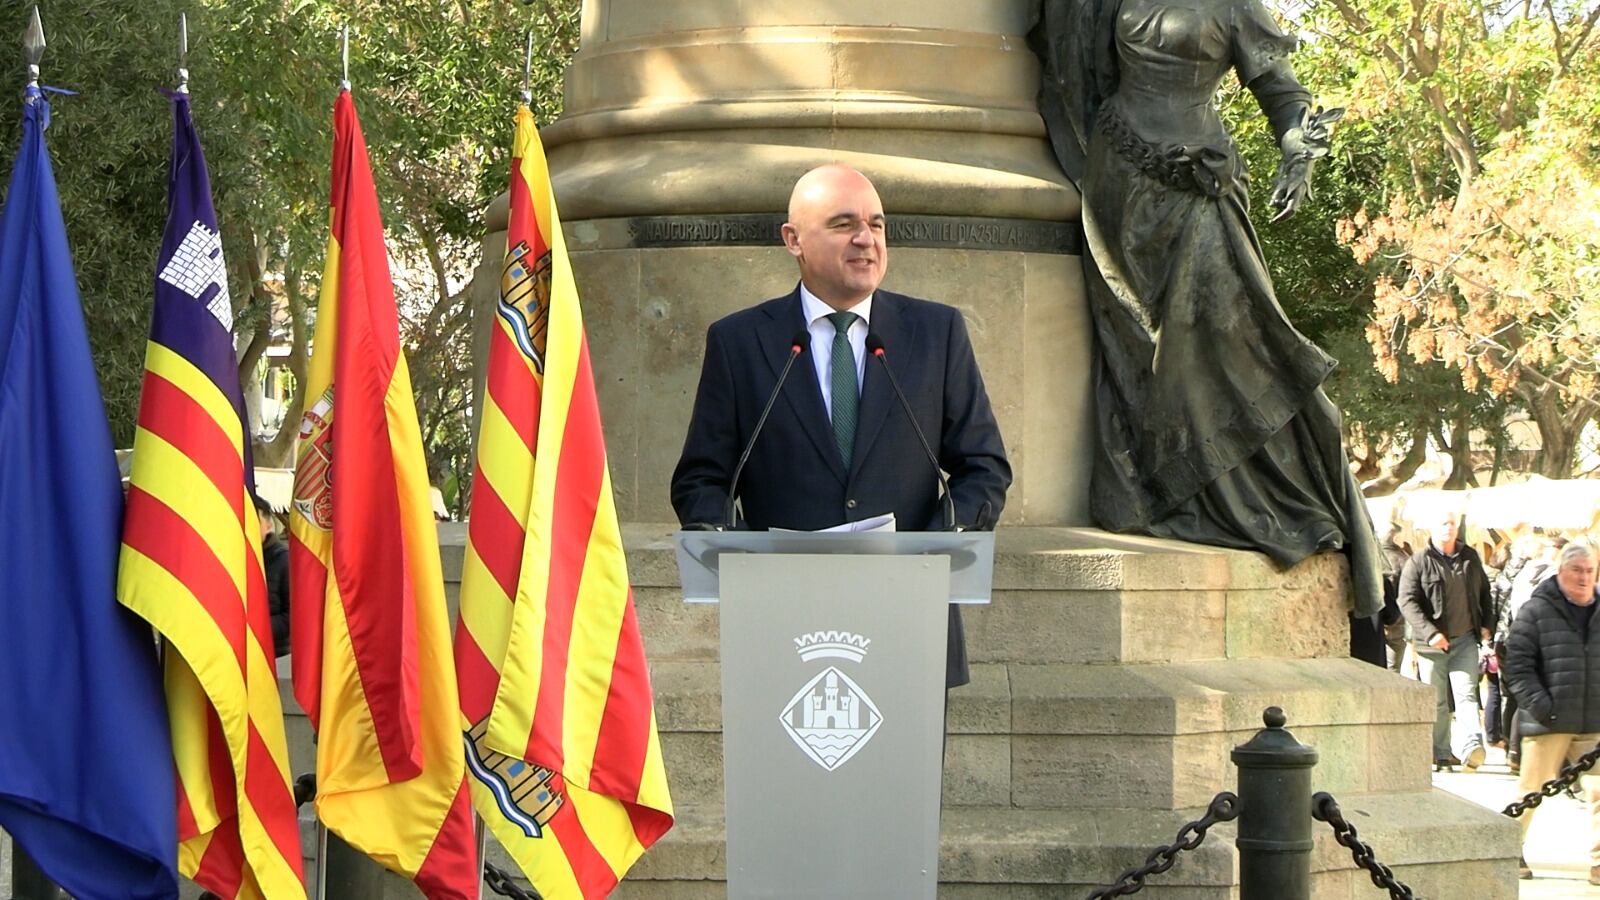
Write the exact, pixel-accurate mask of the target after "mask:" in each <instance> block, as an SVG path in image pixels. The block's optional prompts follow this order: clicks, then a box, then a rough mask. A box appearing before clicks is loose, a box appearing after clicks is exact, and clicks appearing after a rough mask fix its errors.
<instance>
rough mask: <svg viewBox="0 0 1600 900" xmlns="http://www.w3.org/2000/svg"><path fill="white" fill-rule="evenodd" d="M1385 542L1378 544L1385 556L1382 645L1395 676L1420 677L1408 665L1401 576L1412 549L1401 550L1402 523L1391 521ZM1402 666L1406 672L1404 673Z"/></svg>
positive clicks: (1413, 668) (1387, 528) (1412, 667)
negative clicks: (1402, 609) (1402, 613)
mask: <svg viewBox="0 0 1600 900" xmlns="http://www.w3.org/2000/svg"><path fill="white" fill-rule="evenodd" d="M1382 538H1383V539H1382V540H1381V541H1379V542H1378V551H1379V552H1380V553H1381V554H1382V555H1383V612H1382V613H1380V614H1379V616H1378V618H1379V621H1380V622H1382V623H1383V643H1384V646H1385V647H1386V648H1387V651H1388V653H1387V657H1388V663H1389V669H1390V671H1392V672H1395V673H1396V674H1401V675H1407V676H1409V677H1411V678H1415V677H1417V673H1416V665H1415V663H1413V664H1412V665H1410V666H1406V665H1405V663H1406V619H1405V616H1403V615H1401V613H1400V573H1401V571H1403V570H1404V569H1405V567H1406V563H1407V562H1408V561H1410V559H1411V549H1410V548H1409V547H1402V546H1401V545H1400V543H1399V541H1400V523H1398V522H1390V523H1388V524H1387V525H1385V526H1384V529H1383V532H1382ZM1402 667H1405V668H1406V671H1401V669H1402Z"/></svg>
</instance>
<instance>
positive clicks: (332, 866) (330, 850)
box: [318, 828, 388, 900]
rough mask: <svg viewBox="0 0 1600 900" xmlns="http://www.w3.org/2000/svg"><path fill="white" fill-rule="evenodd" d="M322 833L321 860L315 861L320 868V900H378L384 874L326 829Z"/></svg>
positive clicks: (363, 855) (380, 895) (384, 870)
mask: <svg viewBox="0 0 1600 900" xmlns="http://www.w3.org/2000/svg"><path fill="white" fill-rule="evenodd" d="M322 833H323V834H325V835H327V839H326V841H325V842H324V843H323V845H322V848H321V850H322V854H321V857H322V858H321V859H319V860H318V863H319V864H320V865H321V866H322V867H323V869H322V877H323V881H322V884H321V887H322V893H321V898H322V900H337V898H340V897H362V898H370V900H380V898H382V897H384V896H385V894H384V882H385V881H387V880H388V879H387V877H386V876H387V875H388V870H387V869H385V868H384V867H383V866H381V865H379V864H378V863H376V862H374V861H373V860H372V859H370V858H369V857H368V856H367V855H366V854H365V853H362V852H361V851H360V850H357V849H356V848H354V847H352V846H350V845H349V844H347V843H345V842H344V840H343V839H342V838H340V837H339V836H338V835H336V834H334V833H333V832H331V831H328V830H327V829H326V828H324V829H322Z"/></svg>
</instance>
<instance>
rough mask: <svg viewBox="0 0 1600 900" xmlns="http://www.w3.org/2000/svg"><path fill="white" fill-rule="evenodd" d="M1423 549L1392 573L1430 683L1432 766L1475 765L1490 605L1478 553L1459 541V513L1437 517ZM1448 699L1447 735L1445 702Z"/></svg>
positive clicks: (1479, 757)
mask: <svg viewBox="0 0 1600 900" xmlns="http://www.w3.org/2000/svg"><path fill="white" fill-rule="evenodd" d="M1429 533H1430V540H1429V541H1428V546H1427V547H1426V548H1424V549H1423V550H1421V551H1419V552H1418V553H1416V554H1415V555H1413V556H1412V557H1411V559H1410V560H1409V561H1407V562H1406V566H1405V569H1404V570H1402V571H1401V573H1400V594H1399V604H1400V611H1401V613H1402V614H1404V615H1405V618H1406V624H1407V625H1409V626H1410V628H1411V641H1412V650H1413V652H1414V653H1415V654H1416V657H1417V670H1418V677H1419V678H1420V679H1421V680H1423V681H1427V682H1429V683H1430V684H1432V685H1433V688H1434V693H1435V697H1436V699H1437V703H1436V705H1435V713H1434V723H1433V762H1434V767H1435V768H1449V767H1451V766H1455V765H1465V767H1466V769H1467V771H1469V772H1471V771H1474V770H1476V769H1477V768H1478V767H1479V766H1481V765H1483V757H1484V749H1483V725H1482V718H1481V710H1480V705H1479V703H1478V676H1479V661H1478V646H1479V644H1480V643H1487V642H1488V640H1489V626H1490V625H1492V624H1493V620H1494V608H1493V605H1492V603H1491V602H1490V599H1489V577H1488V575H1487V574H1486V573H1485V572H1484V570H1483V563H1482V562H1481V561H1480V560H1479V559H1478V552H1477V551H1476V550H1473V549H1472V547H1471V546H1469V545H1468V544H1467V542H1466V541H1463V540H1461V516H1460V514H1459V513H1457V512H1454V511H1449V512H1444V513H1442V514H1440V515H1439V516H1438V517H1437V518H1436V519H1435V520H1434V523H1433V525H1432V527H1431V528H1430V529H1429ZM1452 694H1454V697H1455V717H1454V718H1455V729H1454V734H1453V735H1452V730H1451V715H1450V700H1451V695H1452Z"/></svg>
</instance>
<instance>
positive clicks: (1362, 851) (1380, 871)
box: [1311, 791, 1417, 900]
mask: <svg viewBox="0 0 1600 900" xmlns="http://www.w3.org/2000/svg"><path fill="white" fill-rule="evenodd" d="M1311 818H1313V819H1316V820H1317V821H1318V822H1327V823H1328V824H1329V825H1330V826H1332V828H1333V834H1334V838H1335V839H1336V840H1338V842H1339V843H1340V844H1342V845H1343V846H1345V847H1346V848H1348V849H1349V850H1350V857H1351V858H1352V859H1354V860H1355V861H1356V865H1357V866H1359V867H1360V868H1362V869H1365V870H1366V871H1367V874H1368V875H1371V876H1372V883H1373V884H1375V885H1377V886H1378V887H1381V888H1384V889H1386V890H1387V891H1388V892H1389V897H1390V900H1417V895H1416V894H1413V893H1412V892H1411V888H1409V887H1407V886H1406V884H1405V882H1403V881H1401V880H1400V879H1398V878H1396V877H1394V871H1393V870H1392V869H1390V868H1389V867H1388V866H1386V865H1384V864H1383V863H1381V862H1378V859H1377V857H1376V856H1374V855H1373V852H1372V848H1371V847H1369V846H1367V844H1366V843H1365V842H1364V841H1362V840H1361V835H1360V833H1358V832H1357V831H1356V827H1355V826H1354V825H1351V824H1350V823H1349V822H1346V821H1345V820H1344V814H1343V813H1341V812H1340V811H1339V801H1337V800H1335V799H1333V795H1332V794H1330V793H1328V792H1327V791H1318V792H1317V793H1316V794H1315V795H1313V796H1312V798H1311Z"/></svg>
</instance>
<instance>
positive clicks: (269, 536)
mask: <svg viewBox="0 0 1600 900" xmlns="http://www.w3.org/2000/svg"><path fill="white" fill-rule="evenodd" d="M251 500H253V501H254V502H255V507H256V519H257V521H259V522H260V524H261V563H262V565H264V566H265V567H266V570H267V609H269V610H271V612H272V647H273V655H275V656H287V655H288V654H289V545H288V544H287V543H285V542H284V540H283V538H281V537H279V536H278V528H277V517H276V515H275V514H274V512H273V509H272V506H271V504H269V503H267V501H265V500H263V499H261V497H259V496H252V497H251Z"/></svg>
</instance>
